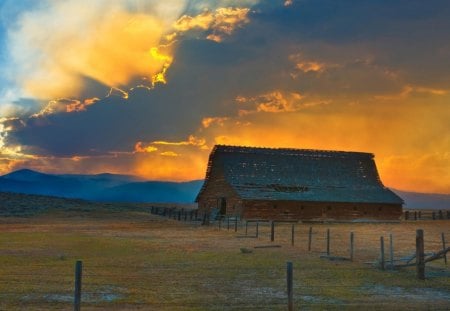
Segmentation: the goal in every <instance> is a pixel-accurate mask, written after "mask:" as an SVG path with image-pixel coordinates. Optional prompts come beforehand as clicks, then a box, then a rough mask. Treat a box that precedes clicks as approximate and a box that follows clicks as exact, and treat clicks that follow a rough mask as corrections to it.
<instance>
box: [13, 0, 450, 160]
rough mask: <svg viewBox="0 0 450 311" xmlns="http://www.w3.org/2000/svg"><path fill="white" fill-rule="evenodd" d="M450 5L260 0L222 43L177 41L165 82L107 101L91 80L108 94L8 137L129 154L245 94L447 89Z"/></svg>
mask: <svg viewBox="0 0 450 311" xmlns="http://www.w3.org/2000/svg"><path fill="white" fill-rule="evenodd" d="M449 6H450V5H449V4H448V2H445V1H429V2H426V4H425V3H424V2H423V1H334V0H329V1H294V4H293V5H291V6H289V7H283V6H281V5H278V6H274V5H273V4H267V2H262V4H260V5H259V6H256V7H255V8H254V10H253V13H251V15H250V16H249V18H250V23H249V24H247V25H245V26H244V27H242V28H240V29H238V30H236V32H235V33H234V34H233V35H232V36H230V37H229V38H226V39H225V40H224V41H223V42H220V43H218V42H215V41H211V40H206V39H204V38H189V37H187V38H188V39H184V40H182V41H181V42H179V43H178V46H177V48H176V52H175V55H174V61H173V63H172V65H171V67H170V68H169V70H168V71H167V81H168V84H167V85H157V86H156V87H155V88H154V89H152V90H149V89H147V88H143V87H141V88H139V87H138V88H135V89H134V90H132V91H130V92H129V97H128V98H127V99H125V98H122V97H119V96H110V97H107V98H102V96H104V94H105V92H106V90H107V88H106V87H105V86H104V85H102V84H100V83H98V82H96V81H95V80H88V79H86V80H85V88H84V89H85V94H83V97H85V98H88V97H90V96H98V97H100V98H102V99H100V100H99V101H97V102H96V103H95V104H93V105H89V106H86V107H85V109H84V110H82V111H76V112H71V113H68V112H66V111H60V112H57V113H52V114H44V115H38V116H34V117H31V118H28V119H27V118H25V119H23V120H22V122H23V123H24V125H25V126H22V127H16V128H15V129H14V130H11V131H10V132H9V133H8V137H7V140H6V142H7V143H10V144H20V145H25V146H28V147H29V148H31V150H32V151H33V152H34V153H35V154H46V155H55V156H72V155H94V154H105V153H108V152H111V151H131V150H133V147H134V145H135V144H136V142H137V141H153V140H162V139H163V140H175V141H177V140H182V139H185V138H186V137H187V136H188V135H189V134H190V133H193V132H195V131H196V130H197V129H198V128H199V126H200V124H201V120H202V119H203V118H205V117H210V116H230V115H236V114H237V107H236V103H235V99H236V97H238V96H244V97H251V96H258V95H260V94H264V93H267V92H271V91H273V90H283V91H287V92H298V93H301V94H307V95H309V96H315V97H322V98H323V97H325V98H338V97H342V96H344V97H345V96H349V95H350V96H353V97H355V96H357V97H358V98H363V97H364V96H375V95H380V94H381V95H383V94H395V93H398V92H400V91H401V90H402V89H403V87H404V86H405V85H407V84H420V85H422V86H428V87H447V86H448V84H446V83H448V82H450V81H449V80H448V79H449V76H448V68H450V57H449V52H450V45H449V42H450V41H449V37H448V29H450V22H449V19H448V16H450V12H449ZM302 62H304V63H306V64H308V62H309V63H311V64H312V63H313V62H316V63H317V66H319V67H320V66H322V68H323V70H316V71H314V70H310V71H308V70H305V69H303V70H301V69H298V68H297V67H298V65H299V64H301V63H302ZM296 66H297V67H296ZM300 68H301V66H300ZM431 76H433V77H435V78H434V79H431V78H430V77H431ZM99 93H100V94H99ZM83 99H84V98H83Z"/></svg>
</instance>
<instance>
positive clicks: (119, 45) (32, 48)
mask: <svg viewBox="0 0 450 311" xmlns="http://www.w3.org/2000/svg"><path fill="white" fill-rule="evenodd" d="M101 3H102V1H99V2H96V4H93V5H92V7H90V8H89V10H86V7H85V4H83V3H81V2H79V1H75V0H68V1H62V2H58V1H56V2H52V3H51V5H49V6H48V7H46V9H45V10H35V11H31V12H28V13H27V14H26V15H23V16H22V19H21V20H20V23H19V24H18V27H16V28H15V29H14V30H13V31H11V33H10V38H11V40H10V42H9V43H10V48H11V54H12V56H13V61H14V62H15V66H16V67H17V69H16V72H15V75H16V76H17V82H18V83H19V84H20V85H22V87H23V89H24V90H25V93H26V94H28V96H34V97H35V98H41V99H51V98H57V97H67V96H69V97H72V96H76V95H78V94H79V92H80V91H81V90H82V89H83V77H89V78H91V79H93V80H96V81H98V82H100V83H102V84H105V85H107V86H111V87H120V86H124V85H127V84H128V83H129V82H130V81H131V80H132V79H134V78H136V77H145V78H148V79H149V80H152V79H155V80H157V81H161V80H163V76H164V73H165V71H166V70H167V67H168V66H170V61H169V60H170V59H171V55H172V49H171V47H170V46H164V47H163V46H161V45H160V40H161V38H162V37H163V35H164V34H165V32H166V31H167V30H168V28H167V27H168V25H170V24H171V22H170V23H168V21H167V20H164V18H168V17H166V16H165V15H164V16H163V15H162V14H158V12H139V11H133V12H132V11H130V10H128V8H127V5H126V1H115V2H113V3H110V2H108V3H107V5H101ZM171 3H173V1H172V2H171ZM179 7H180V8H182V7H184V2H183V3H181V2H180V3H179ZM161 11H162V10H161ZM166 15H167V14H166ZM170 18H174V15H173V14H172V15H171V16H170ZM155 49H156V51H158V52H157V53H155V52H154V51H155ZM162 50H163V52H162ZM161 55H164V57H162V56H161ZM31 56H32V57H31Z"/></svg>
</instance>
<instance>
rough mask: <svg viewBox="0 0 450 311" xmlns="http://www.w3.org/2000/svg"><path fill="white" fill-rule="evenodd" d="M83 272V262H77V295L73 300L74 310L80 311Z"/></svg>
mask: <svg viewBox="0 0 450 311" xmlns="http://www.w3.org/2000/svg"><path fill="white" fill-rule="evenodd" d="M82 271H83V262H82V261H81V260H77V262H76V263H75V295H74V300H73V310H74V311H80V309H81V274H82Z"/></svg>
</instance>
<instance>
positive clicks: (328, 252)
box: [327, 229, 330, 256]
mask: <svg viewBox="0 0 450 311" xmlns="http://www.w3.org/2000/svg"><path fill="white" fill-rule="evenodd" d="M327 256H330V229H327Z"/></svg>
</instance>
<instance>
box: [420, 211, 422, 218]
mask: <svg viewBox="0 0 450 311" xmlns="http://www.w3.org/2000/svg"><path fill="white" fill-rule="evenodd" d="M419 219H422V211H419Z"/></svg>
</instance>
